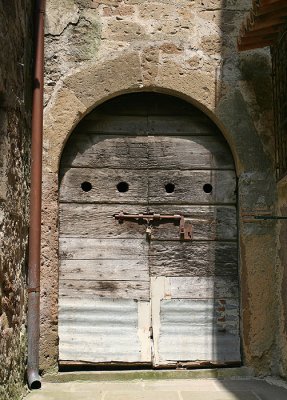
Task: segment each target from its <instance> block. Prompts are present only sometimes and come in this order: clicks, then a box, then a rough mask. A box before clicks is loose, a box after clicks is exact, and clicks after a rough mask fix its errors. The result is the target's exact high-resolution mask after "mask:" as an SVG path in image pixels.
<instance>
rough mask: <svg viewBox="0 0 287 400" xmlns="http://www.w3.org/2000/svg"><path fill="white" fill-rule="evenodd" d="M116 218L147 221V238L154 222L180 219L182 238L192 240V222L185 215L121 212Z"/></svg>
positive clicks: (121, 221) (121, 220) (115, 215)
mask: <svg viewBox="0 0 287 400" xmlns="http://www.w3.org/2000/svg"><path fill="white" fill-rule="evenodd" d="M114 218H115V219H116V220H117V221H119V223H123V222H124V221H134V222H145V223H146V226H147V227H146V234H147V238H148V239H149V240H150V238H151V232H152V224H153V223H154V222H155V223H160V222H161V221H167V222H168V221H179V234H180V239H181V240H192V238H193V235H192V224H191V221H188V220H186V219H185V218H184V216H183V215H177V214H174V215H161V214H155V213H150V214H148V213H146V214H145V213H143V214H128V213H124V212H120V213H118V214H114Z"/></svg>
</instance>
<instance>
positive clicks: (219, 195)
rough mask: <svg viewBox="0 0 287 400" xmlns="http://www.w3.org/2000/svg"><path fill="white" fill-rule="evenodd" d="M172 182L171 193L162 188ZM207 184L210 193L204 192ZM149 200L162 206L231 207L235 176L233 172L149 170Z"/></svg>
mask: <svg viewBox="0 0 287 400" xmlns="http://www.w3.org/2000/svg"><path fill="white" fill-rule="evenodd" d="M169 183H172V184H173V185H174V186H175V188H174V192H173V193H167V192H166V189H165V186H166V185H167V184H169ZM204 185H211V186H212V191H211V193H206V192H205V191H204ZM149 201H150V202H151V203H165V204H172V203H173V204H196V203H199V204H235V203H236V176H235V172H234V171H219V170H218V171H216V170H211V171H165V170H160V171H150V172H149Z"/></svg>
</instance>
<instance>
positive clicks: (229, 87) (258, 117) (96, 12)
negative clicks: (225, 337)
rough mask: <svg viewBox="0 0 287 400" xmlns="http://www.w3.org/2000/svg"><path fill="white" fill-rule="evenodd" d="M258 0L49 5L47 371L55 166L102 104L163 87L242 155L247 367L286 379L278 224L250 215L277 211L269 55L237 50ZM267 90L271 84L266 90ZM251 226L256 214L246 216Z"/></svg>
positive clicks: (44, 361)
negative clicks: (281, 360) (281, 363)
mask: <svg viewBox="0 0 287 400" xmlns="http://www.w3.org/2000/svg"><path fill="white" fill-rule="evenodd" d="M249 8H250V0H244V1H242V0H240V1H239V0H178V1H166V0H157V1H144V0H103V1H100V0H65V1H62V2H61V3H60V4H59V3H58V2H57V1H56V0H48V3H47V26H46V93H45V104H46V110H45V137H44V184H43V190H44V199H45V200H44V204H43V213H44V214H43V220H44V221H45V223H44V226H43V247H42V249H43V268H42V284H41V286H42V292H41V296H42V303H41V304H42V305H41V316H42V334H41V368H43V369H44V370H49V369H53V368H56V367H57V351H58V349H57V342H58V334H57V298H58V167H59V161H60V157H61V152H62V149H63V147H64V145H65V142H66V140H67V138H68V136H69V135H70V133H71V132H72V130H73V129H74V127H75V126H76V125H77V123H78V122H79V121H80V120H81V119H82V118H83V117H84V116H85V115H86V114H87V113H88V112H90V111H91V110H92V109H93V108H94V107H96V106H97V105H98V104H100V103H102V102H103V101H105V100H107V99H109V98H112V97H114V96H116V95H119V94H122V93H128V92H134V91H141V90H144V91H158V92H162V93H168V94H171V95H175V96H178V97H181V98H183V99H185V100H187V101H190V102H191V103H193V104H194V105H196V106H198V107H199V108H200V109H201V110H203V111H204V112H205V113H206V114H207V115H208V116H209V117H210V118H211V119H212V120H213V121H214V122H215V123H216V124H217V125H218V126H219V128H220V129H221V131H222V133H223V135H224V136H225V137H226V139H227V141H228V143H229V145H230V148H231V150H232V152H233V155H234V160H235V163H236V170H237V175H238V185H239V186H238V190H239V211H240V215H239V218H240V221H239V226H240V232H239V236H240V279H241V300H242V307H241V320H242V327H241V336H242V349H243V360H244V364H245V365H247V366H250V367H253V368H254V369H255V371H256V373H257V374H266V373H271V372H272V373H277V372H276V371H277V370H278V346H277V343H278V340H277V339H278V338H277V327H278V321H279V314H280V313H279V308H278V296H274V293H278V285H279V278H280V276H279V275H280V271H278V269H276V268H275V263H276V224H274V223H273V222H269V221H268V222H260V223H256V222H253V221H251V222H248V218H247V219H246V217H244V214H245V213H246V212H247V213H248V212H253V211H255V212H256V213H259V214H260V213H261V212H262V211H264V210H268V211H270V212H272V213H273V212H274V211H275V209H276V198H277V194H276V193H277V189H276V181H275V176H274V157H273V155H274V145H273V134H272V90H271V68H270V54H269V51H268V50H260V51H252V52H246V53H243V54H239V53H238V52H237V49H236V38H237V35H238V32H239V27H240V24H241V22H242V19H243V18H244V15H245V13H246V11H247V10H249ZM262 82H264V84H262ZM249 220H250V218H249Z"/></svg>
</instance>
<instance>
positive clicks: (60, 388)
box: [25, 378, 287, 400]
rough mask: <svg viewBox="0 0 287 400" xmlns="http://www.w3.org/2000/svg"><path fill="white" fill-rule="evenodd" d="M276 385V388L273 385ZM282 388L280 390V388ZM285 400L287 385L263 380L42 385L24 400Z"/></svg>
mask: <svg viewBox="0 0 287 400" xmlns="http://www.w3.org/2000/svg"><path fill="white" fill-rule="evenodd" d="M274 383H276V384H274ZM278 384H279V385H281V386H278ZM81 399H82V400H286V399H287V384H285V387H284V383H283V382H282V381H277V382H276V381H275V382H274V381H271V380H267V381H266V380H260V379H255V378H251V379H214V378H209V379H176V380H174V379H173V380H144V379H140V380H136V381H125V382H123V381H120V382H119V381H117V382H107V381H99V382H95V381H72V382H65V383H53V382H43V385H42V389H40V390H35V391H32V392H31V393H29V394H28V395H27V396H26V397H25V400H81Z"/></svg>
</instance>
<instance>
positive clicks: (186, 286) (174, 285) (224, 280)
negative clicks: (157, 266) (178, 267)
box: [167, 276, 238, 300]
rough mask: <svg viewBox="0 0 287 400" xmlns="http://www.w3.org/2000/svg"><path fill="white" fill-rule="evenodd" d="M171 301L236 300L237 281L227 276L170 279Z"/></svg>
mask: <svg viewBox="0 0 287 400" xmlns="http://www.w3.org/2000/svg"><path fill="white" fill-rule="evenodd" d="M167 279H168V280H169V284H170V294H171V298H172V299H222V300H225V299H228V298H238V281H237V279H236V278H231V277H227V276H216V277H214V276H212V277H206V276H205V277H186V276H185V277H178V276H177V277H171V278H167Z"/></svg>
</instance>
